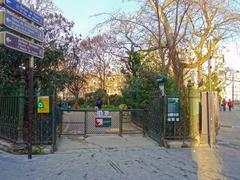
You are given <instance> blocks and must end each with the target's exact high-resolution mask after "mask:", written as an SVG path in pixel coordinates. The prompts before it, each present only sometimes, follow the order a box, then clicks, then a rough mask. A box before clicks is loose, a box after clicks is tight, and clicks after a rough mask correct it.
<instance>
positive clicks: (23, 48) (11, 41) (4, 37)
mask: <svg viewBox="0 0 240 180" xmlns="http://www.w3.org/2000/svg"><path fill="white" fill-rule="evenodd" d="M0 44H3V45H4V46H6V47H8V48H11V49H14V50H17V51H20V52H23V53H26V54H29V55H32V56H35V57H38V58H41V59H42V58H43V56H44V49H43V47H42V46H40V45H38V44H35V43H32V42H30V41H27V40H25V39H23V38H21V37H19V36H16V35H14V34H12V33H9V32H0Z"/></svg>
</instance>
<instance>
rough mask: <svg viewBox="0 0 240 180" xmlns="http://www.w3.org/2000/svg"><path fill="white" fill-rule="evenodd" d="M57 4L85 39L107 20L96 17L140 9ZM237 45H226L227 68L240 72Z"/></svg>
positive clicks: (107, 1) (108, 1)
mask: <svg viewBox="0 0 240 180" xmlns="http://www.w3.org/2000/svg"><path fill="white" fill-rule="evenodd" d="M55 3H56V5H57V7H58V8H59V9H60V10H61V11H62V13H63V14H64V16H65V17H66V18H67V19H68V20H71V21H74V22H75V27H74V29H73V30H74V32H75V33H76V34H81V35H82V36H83V37H87V36H91V33H92V32H91V30H92V29H93V28H94V27H95V26H96V25H97V24H98V23H100V22H103V21H104V19H105V18H106V16H98V17H96V16H95V17H94V15H96V14H101V13H113V12H116V11H120V12H133V11H135V10H136V9H137V7H138V6H137V3H136V2H133V1H132V2H131V1H130V2H128V1H127V0H55ZM238 39H240V38H238ZM237 43H238V41H237V40H236V39H232V42H231V43H227V44H225V47H226V48H225V53H224V55H225V60H226V65H227V66H230V67H232V68H233V69H235V70H240V44H237ZM238 46H239V47H238Z"/></svg>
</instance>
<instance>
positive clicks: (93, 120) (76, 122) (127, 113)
mask: <svg viewBox="0 0 240 180" xmlns="http://www.w3.org/2000/svg"><path fill="white" fill-rule="evenodd" d="M103 112H106V111H104V110H103ZM142 117H143V110H140V109H139V110H136V109H129V110H107V115H106V116H102V117H98V115H97V111H95V110H93V109H90V110H89V109H82V110H73V111H70V110H63V117H62V121H61V125H60V127H59V130H60V131H58V133H59V135H84V136H86V135H88V134H118V135H120V136H121V135H122V134H125V133H131V134H132V133H143V122H144V119H143V118H142ZM99 118H100V119H101V120H102V119H103V124H102V125H98V124H97V121H98V119H99Z"/></svg>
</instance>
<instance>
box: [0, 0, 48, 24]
mask: <svg viewBox="0 0 240 180" xmlns="http://www.w3.org/2000/svg"><path fill="white" fill-rule="evenodd" d="M0 4H2V5H3V6H4V7H6V8H7V9H9V10H12V11H13V12H15V13H17V14H19V15H21V16H23V17H25V18H26V19H28V20H30V21H32V22H34V23H36V24H37V25H39V26H43V25H44V19H43V17H42V16H40V15H39V14H38V13H36V12H35V11H33V10H32V9H30V8H28V7H27V6H25V5H23V4H21V3H19V2H18V1H16V0H0Z"/></svg>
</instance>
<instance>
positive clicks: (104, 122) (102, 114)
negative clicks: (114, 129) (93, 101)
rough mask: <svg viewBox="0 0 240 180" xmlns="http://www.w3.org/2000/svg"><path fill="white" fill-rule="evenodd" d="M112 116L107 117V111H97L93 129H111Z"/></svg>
mask: <svg viewBox="0 0 240 180" xmlns="http://www.w3.org/2000/svg"><path fill="white" fill-rule="evenodd" d="M111 126H112V116H109V112H108V111H98V112H97V116H96V118H95V127H111Z"/></svg>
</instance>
